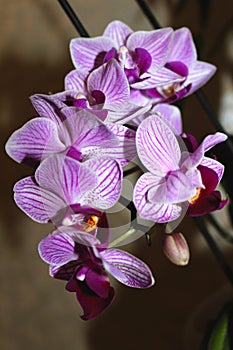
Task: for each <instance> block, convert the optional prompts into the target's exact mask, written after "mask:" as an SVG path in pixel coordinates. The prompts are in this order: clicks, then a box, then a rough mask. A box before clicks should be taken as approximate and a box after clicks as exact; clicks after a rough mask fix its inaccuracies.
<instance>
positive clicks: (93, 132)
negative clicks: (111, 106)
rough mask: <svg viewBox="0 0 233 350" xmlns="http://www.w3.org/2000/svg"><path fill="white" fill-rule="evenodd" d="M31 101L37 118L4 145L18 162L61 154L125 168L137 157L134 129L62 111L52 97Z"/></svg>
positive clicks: (81, 111)
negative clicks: (113, 162)
mask: <svg viewBox="0 0 233 350" xmlns="http://www.w3.org/2000/svg"><path fill="white" fill-rule="evenodd" d="M32 101H33V104H34V106H35V107H36V109H37V110H38V112H39V113H40V117H36V118H33V119H32V120H30V121H28V122H27V123H26V124H25V125H24V126H22V127H21V128H20V129H19V130H16V131H15V132H14V133H13V134H12V135H11V137H10V138H9V140H8V142H7V144H6V151H7V153H8V155H9V156H11V157H12V158H13V159H14V160H16V161H17V162H28V163H38V162H39V161H41V160H43V159H45V158H47V157H49V156H51V155H55V154H59V153H63V154H66V155H67V156H69V157H72V158H74V159H76V160H78V161H80V162H84V161H86V160H87V159H90V158H98V157H108V158H113V159H116V160H118V161H119V162H120V164H121V165H122V166H124V165H126V164H128V163H129V162H130V161H131V160H132V159H133V158H134V157H135V156H136V147H135V132H134V131H133V130H130V129H129V128H127V127H125V126H123V125H116V124H113V123H108V124H103V122H101V120H99V119H98V118H97V117H96V116H95V115H93V114H91V113H90V112H88V111H87V110H85V109H78V108H75V107H65V108H64V107H63V103H62V102H60V101H59V100H58V99H56V98H55V97H51V96H49V97H48V98H47V97H45V96H43V95H42V96H34V97H33V98H32ZM59 107H60V109H59ZM62 107H63V108H62Z"/></svg>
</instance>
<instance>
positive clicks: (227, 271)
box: [193, 217, 233, 286]
mask: <svg viewBox="0 0 233 350" xmlns="http://www.w3.org/2000/svg"><path fill="white" fill-rule="evenodd" d="M193 219H194V221H195V223H196V225H197V227H198V228H199V230H200V232H201V233H202V235H203V237H204V238H205V240H206V242H207V243H208V245H209V248H210V249H211V250H212V252H213V254H214V256H215V258H216V259H217V261H218V263H219V265H220V266H221V268H222V269H223V271H224V273H225V275H226V277H227V278H228V280H229V282H230V283H231V284H232V286H233V271H232V269H231V267H230V265H229V264H228V263H227V261H226V260H225V258H224V256H223V254H222V252H221V250H220V249H219V247H218V246H217V244H216V242H215V240H214V239H213V237H212V236H211V235H210V233H209V231H208V230H207V228H206V225H205V223H204V221H203V219H202V218H200V217H195V218H193Z"/></svg>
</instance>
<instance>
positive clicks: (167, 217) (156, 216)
mask: <svg viewBox="0 0 233 350" xmlns="http://www.w3.org/2000/svg"><path fill="white" fill-rule="evenodd" d="M162 181H164V180H163V179H162ZM159 184H161V177H158V176H155V175H153V174H151V173H145V174H143V175H142V176H141V177H140V178H139V179H138V181H137V183H136V185H135V187H134V194H133V201H134V204H135V207H136V209H137V211H138V214H139V216H140V217H141V218H142V219H146V220H152V221H155V222H159V223H164V222H169V221H172V220H175V219H177V218H178V217H179V216H180V215H181V207H180V206H179V205H176V204H162V203H159V204H156V203H151V202H149V201H148V198H147V193H148V191H149V189H151V188H152V187H153V186H156V185H159ZM158 201H159V198H158Z"/></svg>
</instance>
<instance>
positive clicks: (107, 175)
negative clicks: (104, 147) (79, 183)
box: [80, 158, 122, 209]
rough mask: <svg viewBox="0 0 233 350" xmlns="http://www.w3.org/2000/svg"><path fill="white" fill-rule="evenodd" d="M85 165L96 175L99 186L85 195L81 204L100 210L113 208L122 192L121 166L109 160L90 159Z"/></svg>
mask: <svg viewBox="0 0 233 350" xmlns="http://www.w3.org/2000/svg"><path fill="white" fill-rule="evenodd" d="M84 165H85V166H86V167H87V168H88V169H91V170H92V171H93V172H94V173H95V175H96V177H97V179H98V184H97V186H95V188H93V189H92V190H90V191H89V192H86V193H84V194H83V197H82V200H81V202H80V204H82V205H83V206H85V205H88V206H92V207H96V208H99V209H107V208H110V207H112V206H113V205H114V204H115V203H116V202H117V201H118V199H119V196H120V192H121V180H122V169H121V166H120V165H119V163H118V162H116V161H115V160H112V159H109V158H96V159H89V160H87V161H86V162H85V163H84Z"/></svg>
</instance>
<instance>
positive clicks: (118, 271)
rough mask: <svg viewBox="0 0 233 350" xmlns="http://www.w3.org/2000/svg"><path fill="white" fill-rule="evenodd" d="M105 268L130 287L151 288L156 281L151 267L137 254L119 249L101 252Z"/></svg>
mask: <svg viewBox="0 0 233 350" xmlns="http://www.w3.org/2000/svg"><path fill="white" fill-rule="evenodd" d="M100 256H101V258H102V261H103V264H104V267H105V269H106V270H107V271H108V272H109V273H110V274H111V275H112V276H114V277H115V278H116V279H117V280H118V281H120V282H121V283H123V284H125V285H126V286H128V287H133V288H149V287H151V286H153V284H154V283H155V281H154V277H153V275H152V272H151V270H150V269H149V267H148V266H147V265H146V264H145V263H144V262H143V261H141V260H139V259H138V258H136V257H135V256H133V255H131V254H129V253H126V252H124V251H122V250H119V249H106V250H104V251H102V252H101V253H100Z"/></svg>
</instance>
